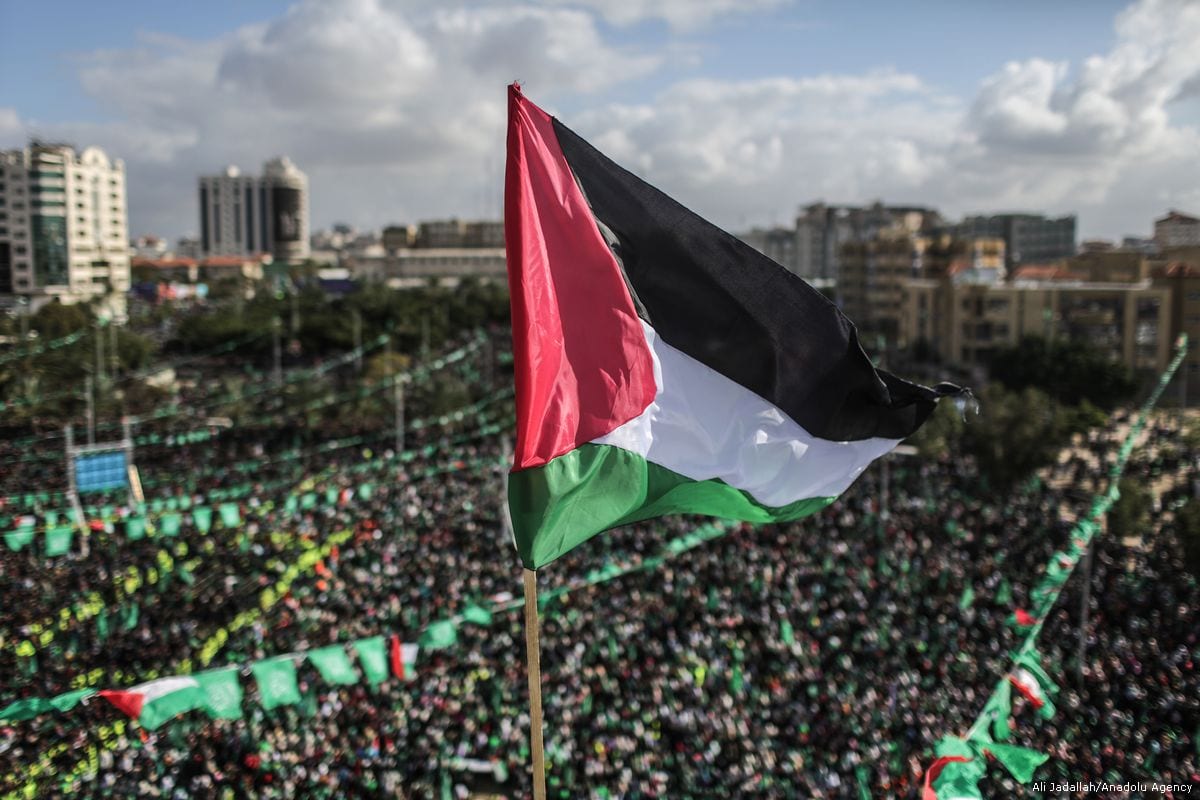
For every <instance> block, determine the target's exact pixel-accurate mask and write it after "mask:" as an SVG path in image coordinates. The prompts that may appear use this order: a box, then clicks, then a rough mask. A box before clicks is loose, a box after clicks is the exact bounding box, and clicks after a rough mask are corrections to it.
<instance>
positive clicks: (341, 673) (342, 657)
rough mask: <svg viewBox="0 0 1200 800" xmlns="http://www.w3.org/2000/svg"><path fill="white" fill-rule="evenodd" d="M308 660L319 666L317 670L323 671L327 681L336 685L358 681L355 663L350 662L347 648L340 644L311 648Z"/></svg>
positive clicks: (322, 673) (323, 676) (322, 675)
mask: <svg viewBox="0 0 1200 800" xmlns="http://www.w3.org/2000/svg"><path fill="white" fill-rule="evenodd" d="M308 660H309V661H311V662H312V665H313V666H314V667H316V668H317V672H319V673H321V677H322V678H324V679H325V682H326V683H331V684H333V685H334V686H346V685H348V684H351V683H358V675H357V674H356V673H355V672H354V665H353V664H351V663H350V657H349V656H348V655H346V648H345V647H343V646H342V645H340V644H333V645H330V646H329V647H322V648H320V649H317V650H310V651H309V653H308Z"/></svg>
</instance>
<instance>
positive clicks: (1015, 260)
mask: <svg viewBox="0 0 1200 800" xmlns="http://www.w3.org/2000/svg"><path fill="white" fill-rule="evenodd" d="M1075 227H1076V226H1075V215H1074V214H1071V215H1068V216H1065V217H1054V218H1052V217H1047V216H1044V215H1042V214H993V215H991V216H973V217H966V218H964V219H963V221H962V222H960V223H958V224H957V225H952V226H950V228H949V229H948V232H949V233H951V234H953V235H954V236H955V237H956V238H979V237H988V238H999V239H1003V240H1004V247H1005V253H1006V259H1005V267H1006V268H1007V269H1008V271H1009V272H1010V273H1011V272H1013V270H1014V269H1015V268H1016V267H1017V266H1019V265H1021V264H1040V263H1045V262H1047V261H1053V260H1055V259H1059V258H1068V257H1070V256H1073V255H1075Z"/></svg>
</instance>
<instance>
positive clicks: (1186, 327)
mask: <svg viewBox="0 0 1200 800" xmlns="http://www.w3.org/2000/svg"><path fill="white" fill-rule="evenodd" d="M1154 285H1155V286H1159V287H1162V288H1163V289H1166V290H1167V291H1169V292H1170V297H1171V300H1170V303H1171V328H1170V335H1171V340H1172V341H1174V340H1175V338H1176V337H1177V336H1179V334H1181V333H1186V334H1187V335H1188V353H1187V355H1186V356H1184V362H1183V364H1182V365H1181V366H1180V369H1181V370H1182V371H1183V374H1184V376H1185V377H1184V380H1186V382H1187V383H1186V397H1185V398H1183V399H1185V400H1186V402H1187V403H1188V404H1189V405H1193V406H1194V405H1196V404H1197V403H1200V258H1197V259H1196V260H1195V261H1190V262H1188V261H1168V262H1164V263H1162V264H1160V265H1158V266H1157V267H1156V269H1155V271H1154Z"/></svg>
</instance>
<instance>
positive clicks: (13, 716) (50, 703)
mask: <svg viewBox="0 0 1200 800" xmlns="http://www.w3.org/2000/svg"><path fill="white" fill-rule="evenodd" d="M95 693H96V690H95V689H76V690H75V691H73V692H66V693H65V694H60V695H58V696H56V697H51V698H50V699H49V700H46V699H45V698H42V697H27V698H25V699H23V700H17V701H16V702H15V703H9V704H8V705H7V706H5V707H4V708H0V720H5V721H6V722H22V721H24V720H27V719H33V718H34V717H36V716H37V715H38V714H44V713H46V712H47V711H60V712H61V711H70V710H71V709H72V708H74V707H75V706H77V705H79V702H80V701H81V700H83V699H84V698H86V697H91V696H92V695H94V694H95Z"/></svg>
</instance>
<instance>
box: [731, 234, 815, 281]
mask: <svg viewBox="0 0 1200 800" xmlns="http://www.w3.org/2000/svg"><path fill="white" fill-rule="evenodd" d="M738 238H739V239H741V240H742V241H743V242H745V243H746V244H748V245H750V246H751V247H753V248H754V249H755V250H757V251H758V252H760V253H762V254H763V255H764V256H766V257H767V258H769V259H771V260H772V261H774V262H775V263H776V264H779V265H780V266H782V267H784V268H786V269H787V270H788V271H789V272H794V273H796V274H797V275H800V274H801V273H800V272H799V268H800V265H799V263H798V261H797V257H796V246H797V243H798V241H799V238H800V237H799V236H797V234H796V230H795V229H794V228H782V227H774V228H751V229H750V230H748V231H746V232H745V233H742V234H739V235H738Z"/></svg>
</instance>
